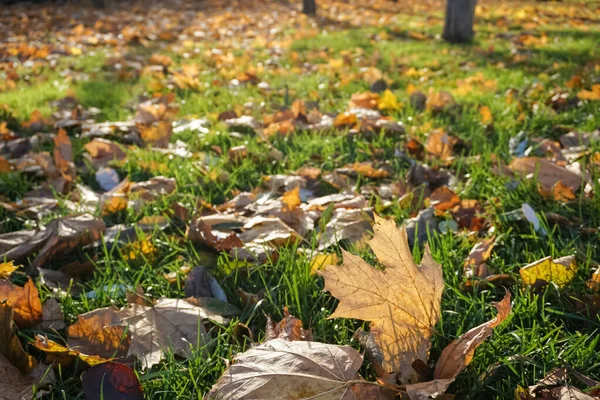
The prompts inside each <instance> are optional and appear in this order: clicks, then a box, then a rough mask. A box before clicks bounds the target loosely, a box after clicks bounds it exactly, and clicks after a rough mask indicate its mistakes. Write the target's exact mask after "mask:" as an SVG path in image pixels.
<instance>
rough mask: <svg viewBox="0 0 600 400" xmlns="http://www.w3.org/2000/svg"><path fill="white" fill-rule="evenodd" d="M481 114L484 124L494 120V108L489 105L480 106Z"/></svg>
mask: <svg viewBox="0 0 600 400" xmlns="http://www.w3.org/2000/svg"><path fill="white" fill-rule="evenodd" d="M479 115H480V116H481V123H482V124H483V125H489V124H491V123H492V122H494V117H493V115H492V110H490V108H489V107H488V106H481V107H479Z"/></svg>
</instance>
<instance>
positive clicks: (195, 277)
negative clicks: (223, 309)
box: [183, 266, 227, 302]
mask: <svg viewBox="0 0 600 400" xmlns="http://www.w3.org/2000/svg"><path fill="white" fill-rule="evenodd" d="M183 291H184V293H185V296H186V297H198V298H202V297H212V298H215V299H219V300H221V301H223V302H227V296H226V295H225V292H224V291H223V289H222V288H221V286H220V285H219V282H217V280H216V279H215V277H214V276H212V275H211V273H210V272H209V271H208V269H207V268H206V267H202V266H200V267H196V268H194V269H192V270H191V271H190V273H189V274H188V276H187V279H186V281H185V286H184V288H183Z"/></svg>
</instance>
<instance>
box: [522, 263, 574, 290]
mask: <svg viewBox="0 0 600 400" xmlns="http://www.w3.org/2000/svg"><path fill="white" fill-rule="evenodd" d="M576 271H577V264H576V261H575V256H566V257H561V258H559V259H556V260H553V259H552V257H551V256H548V257H545V258H542V259H541V260H538V261H535V262H533V263H531V264H528V265H526V266H524V267H523V268H521V270H520V271H519V273H520V274H521V278H522V279H523V283H524V284H526V285H533V284H535V283H536V282H538V281H540V282H542V283H550V282H552V283H555V284H556V285H557V286H558V287H563V286H565V285H566V284H567V283H569V282H571V280H572V279H573V277H574V276H575V272H576Z"/></svg>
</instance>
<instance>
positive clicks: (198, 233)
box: [186, 218, 244, 251]
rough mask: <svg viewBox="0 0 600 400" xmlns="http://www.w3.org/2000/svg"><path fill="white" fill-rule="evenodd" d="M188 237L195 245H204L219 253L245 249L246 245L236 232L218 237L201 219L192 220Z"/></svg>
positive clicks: (188, 229) (187, 232)
mask: <svg viewBox="0 0 600 400" xmlns="http://www.w3.org/2000/svg"><path fill="white" fill-rule="evenodd" d="M186 237H187V238H188V239H189V240H191V241H192V242H194V243H203V244H205V245H207V246H209V247H211V248H213V249H215V250H217V251H229V250H231V249H234V248H239V247H244V243H243V242H242V240H241V239H240V238H239V237H238V235H237V234H236V233H235V232H231V233H230V234H228V235H227V236H225V237H221V235H219V236H216V235H215V234H214V233H213V231H212V229H211V227H210V226H209V225H208V224H206V223H205V222H203V221H202V220H200V219H197V218H194V219H192V223H191V224H190V226H189V227H188V228H187V231H186Z"/></svg>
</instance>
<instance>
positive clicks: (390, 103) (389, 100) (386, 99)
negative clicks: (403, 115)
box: [377, 89, 401, 111]
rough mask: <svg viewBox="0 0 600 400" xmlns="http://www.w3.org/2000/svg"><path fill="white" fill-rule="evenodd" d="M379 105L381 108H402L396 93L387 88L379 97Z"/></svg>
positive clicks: (393, 109)
mask: <svg viewBox="0 0 600 400" xmlns="http://www.w3.org/2000/svg"><path fill="white" fill-rule="evenodd" d="M377 107H378V108H379V109H380V110H392V111H395V110H399V109H400V108H401V104H400V103H399V102H398V99H397V98H396V95H395V94H394V92H392V91H391V90H389V89H386V90H385V92H383V95H382V96H381V97H380V98H379V102H378V103H377Z"/></svg>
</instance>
